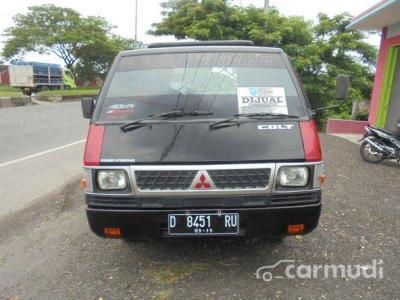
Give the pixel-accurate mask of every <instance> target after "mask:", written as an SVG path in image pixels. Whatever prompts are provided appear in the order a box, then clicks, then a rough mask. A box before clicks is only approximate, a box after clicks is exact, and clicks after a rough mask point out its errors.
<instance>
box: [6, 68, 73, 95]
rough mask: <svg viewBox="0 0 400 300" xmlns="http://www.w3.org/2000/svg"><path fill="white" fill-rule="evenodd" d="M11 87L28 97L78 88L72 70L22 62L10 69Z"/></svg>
mask: <svg viewBox="0 0 400 300" xmlns="http://www.w3.org/2000/svg"><path fill="white" fill-rule="evenodd" d="M9 73H10V85H11V86H13V87H18V88H20V89H21V91H22V92H23V93H24V94H26V95H31V94H32V93H37V92H40V91H47V90H57V89H68V88H76V85H75V80H74V78H73V75H72V73H71V71H70V70H68V69H64V68H62V67H61V66H60V65H58V64H49V63H40V62H30V61H20V62H16V63H15V64H13V65H11V66H10V67H9Z"/></svg>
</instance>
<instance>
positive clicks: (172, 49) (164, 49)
mask: <svg viewBox="0 0 400 300" xmlns="http://www.w3.org/2000/svg"><path fill="white" fill-rule="evenodd" d="M199 50H200V51H201V52H214V51H218V52H233V51H240V52H267V53H278V54H284V52H283V50H282V49H281V48H273V47H260V46H254V43H253V42H252V41H246V40H227V41H225V40H221V41H182V42H169V43H152V44H149V45H148V47H147V48H141V49H135V50H126V51H122V52H120V53H119V56H122V57H124V56H131V55H141V54H150V53H154V54H156V53H179V52H199Z"/></svg>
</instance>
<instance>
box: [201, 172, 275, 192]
mask: <svg viewBox="0 0 400 300" xmlns="http://www.w3.org/2000/svg"><path fill="white" fill-rule="evenodd" d="M270 172H271V170H270V169H231V170H209V171H208V174H209V175H210V177H211V179H212V180H213V182H214V184H215V186H216V187H217V188H218V189H256V188H265V187H266V186H267V185H268V183H269V176H270Z"/></svg>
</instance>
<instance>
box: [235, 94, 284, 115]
mask: <svg viewBox="0 0 400 300" xmlns="http://www.w3.org/2000/svg"><path fill="white" fill-rule="evenodd" d="M237 97H238V112H239V114H248V113H273V114H288V107H287V102H286V95H285V89H284V88H283V87H238V88H237Z"/></svg>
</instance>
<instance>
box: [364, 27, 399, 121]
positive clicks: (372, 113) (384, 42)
mask: <svg viewBox="0 0 400 300" xmlns="http://www.w3.org/2000/svg"><path fill="white" fill-rule="evenodd" d="M386 33H387V27H385V28H383V29H382V38H381V46H380V49H379V55H378V60H377V62H376V73H375V81H374V87H373V90H372V99H371V106H370V109H369V118H368V122H369V123H370V124H375V121H376V118H377V113H378V110H379V100H380V97H381V92H382V84H383V77H384V75H385V67H386V60H387V55H388V50H389V48H390V47H392V46H394V45H398V44H400V35H397V36H394V37H391V38H386Z"/></svg>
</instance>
